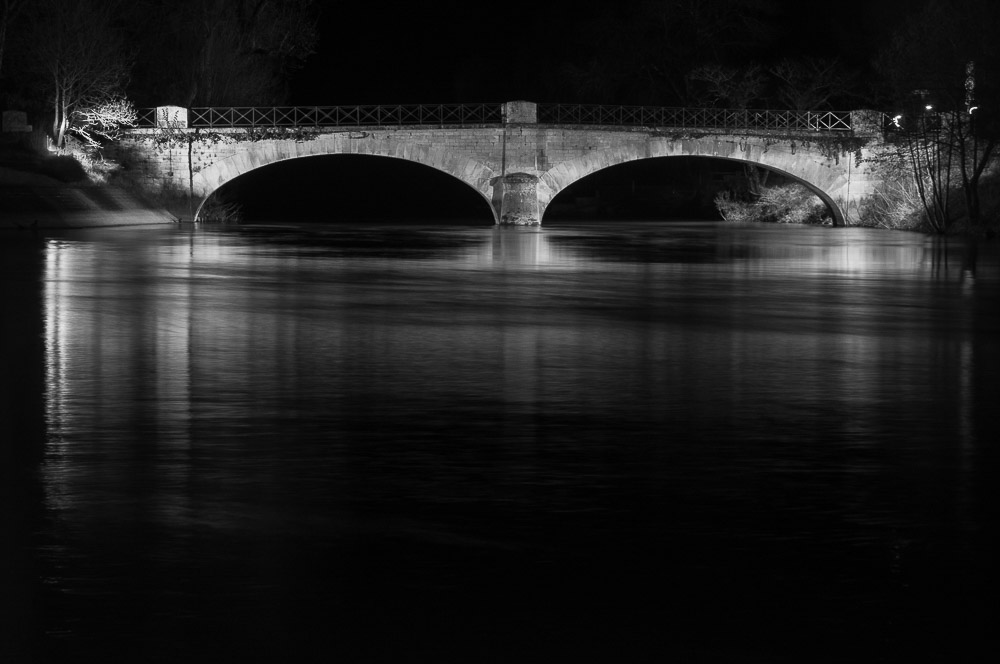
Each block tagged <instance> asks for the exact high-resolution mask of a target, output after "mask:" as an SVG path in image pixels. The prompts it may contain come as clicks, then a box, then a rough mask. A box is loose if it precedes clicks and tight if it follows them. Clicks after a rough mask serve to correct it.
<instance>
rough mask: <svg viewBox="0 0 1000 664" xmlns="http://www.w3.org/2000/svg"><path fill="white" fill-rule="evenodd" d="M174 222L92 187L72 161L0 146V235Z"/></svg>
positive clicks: (132, 199) (126, 195)
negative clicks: (54, 229)
mask: <svg viewBox="0 0 1000 664" xmlns="http://www.w3.org/2000/svg"><path fill="white" fill-rule="evenodd" d="M176 221H178V219H177V217H176V216H174V215H172V214H171V213H169V212H168V211H166V210H164V209H160V208H158V207H156V206H153V205H150V204H149V203H147V202H145V201H143V200H141V199H140V198H139V197H137V196H136V195H134V194H133V193H131V192H129V191H126V190H125V189H123V188H121V187H117V186H114V185H108V184H102V183H95V182H93V181H92V180H91V179H90V178H89V177H88V176H87V174H86V172H84V170H83V168H82V167H81V166H80V164H79V163H78V162H76V160H74V159H73V158H72V157H61V156H55V155H45V154H38V153H36V152H33V151H29V150H25V149H23V148H20V147H11V146H0V231H4V232H6V231H14V232H18V231H23V230H26V229H33V228H34V229H44V228H89V227H96V226H136V225H146V224H169V223H174V222H176Z"/></svg>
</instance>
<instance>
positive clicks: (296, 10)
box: [132, 0, 318, 107]
mask: <svg viewBox="0 0 1000 664" xmlns="http://www.w3.org/2000/svg"><path fill="white" fill-rule="evenodd" d="M132 11H133V12H134V14H135V15H136V23H137V24H144V26H145V27H144V28H143V29H142V30H140V31H139V32H138V35H139V36H140V37H141V36H142V35H148V38H147V41H146V44H145V48H144V49H143V59H142V60H141V62H140V63H139V68H138V69H139V71H138V72H137V75H138V80H137V83H138V86H137V87H138V88H139V89H140V92H139V94H140V96H145V97H148V98H149V99H148V103H150V104H160V103H167V102H168V101H169V102H170V103H174V104H178V105H181V106H188V107H190V106H244V105H246V106H249V105H265V104H273V103H279V102H280V101H281V100H282V99H283V97H284V95H285V91H286V90H285V85H286V82H287V79H288V75H289V73H290V72H291V71H293V70H294V69H295V68H296V67H298V66H300V65H301V64H302V63H303V62H304V61H305V59H306V57H307V56H309V55H310V54H311V53H312V52H313V49H314V47H315V45H316V41H317V39H318V37H317V30H316V12H317V11H318V10H317V8H316V3H315V2H314V0H140V3H139V4H137V5H135V6H133V10H132Z"/></svg>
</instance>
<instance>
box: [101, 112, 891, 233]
mask: <svg viewBox="0 0 1000 664" xmlns="http://www.w3.org/2000/svg"><path fill="white" fill-rule="evenodd" d="M504 115H505V119H506V125H505V126H496V125H478V126H462V127H450V126H444V127H434V126H401V127H359V128H341V127H330V128H319V129H310V128H303V129H296V130H283V129H282V130H266V131H265V132H264V133H263V134H261V133H258V134H253V133H251V132H248V131H247V130H245V129H221V130H210V131H206V130H204V129H202V130H195V129H186V128H180V127H173V128H171V129H170V132H171V135H170V137H167V136H166V135H165V134H164V130H163V129H162V128H160V129H138V130H134V131H133V132H132V134H131V135H130V136H129V137H127V138H126V139H124V140H123V141H122V142H121V143H120V145H119V155H118V156H119V157H120V158H123V159H124V160H126V161H127V162H128V164H129V168H130V170H131V171H132V173H133V176H134V177H136V179H137V180H139V181H140V182H141V184H142V185H143V186H144V187H146V188H147V189H149V190H151V191H161V190H163V189H172V190H176V191H179V192H190V193H192V194H193V197H194V200H195V204H194V206H193V207H194V209H196V210H197V209H200V206H201V204H202V203H203V202H204V201H205V200H206V199H207V198H208V196H210V195H211V194H212V192H214V191H215V190H216V189H218V188H219V187H221V186H222V185H223V184H225V183H226V182H229V181H230V180H232V179H234V178H237V177H239V176H240V175H242V174H244V173H247V172H249V171H251V170H253V169H256V168H259V167H261V166H265V165H268V164H273V163H276V162H280V161H284V160H287V159H300V158H305V157H312V156H317V155H336V154H359V155H371V156H382V157H387V158H395V159H405V160H408V161H412V162H416V163H419V164H424V165H426V166H429V167H431V168H435V169H437V170H440V171H443V172H445V173H448V174H450V175H452V176H454V177H456V178H458V179H459V180H461V181H462V182H464V183H466V184H467V185H468V186H470V187H472V188H473V189H475V190H476V191H477V192H479V194H480V195H481V196H483V198H485V199H486V200H487V201H488V202H489V203H490V205H491V206H492V208H493V211H494V216H495V218H496V221H497V223H507V224H538V223H541V220H542V217H543V215H544V213H545V209H546V207H547V206H548V205H549V203H550V202H551V201H552V199H553V198H554V197H555V196H556V195H557V194H558V193H559V192H560V191H562V190H563V189H565V188H566V187H568V186H569V185H571V184H573V183H574V182H576V181H577V180H579V179H580V178H583V177H586V176H587V175H590V174H592V173H595V172H597V171H599V170H601V169H604V168H608V167H610V166H615V165H618V164H624V163H627V162H631V161H636V160H639V159H650V158H656V157H678V156H704V157H716V158H720V159H729V160H735V161H742V162H749V163H753V164H758V165H760V166H763V167H766V168H769V169H772V170H775V171H778V172H780V173H782V174H784V175H786V176H789V177H791V178H793V179H795V180H797V181H800V182H802V183H803V184H805V185H807V186H808V187H809V188H810V189H811V190H813V191H814V192H815V193H816V194H817V195H818V196H819V197H820V198H821V199H822V200H823V201H824V202H825V203H826V204H827V205H828V206H829V207H830V209H831V211H832V212H833V215H834V220H835V223H837V224H842V223H844V220H845V214H852V213H853V211H854V210H855V209H856V208H857V206H858V205H859V203H860V202H862V201H863V200H864V199H865V198H866V197H867V196H869V195H870V194H871V192H872V188H873V185H874V179H873V178H872V176H871V175H870V173H869V172H868V167H867V165H866V163H865V160H864V157H866V156H868V154H869V153H870V152H871V149H872V148H873V147H875V146H876V145H877V144H880V143H881V141H882V139H881V135H880V134H879V133H878V131H877V128H876V127H875V126H874V125H872V124H866V123H865V122H864V120H865V117H864V112H858V114H857V115H858V117H857V119H856V120H855V123H854V126H855V127H856V128H855V132H854V134H853V136H859V135H861V136H863V137H864V138H866V139H867V140H868V141H869V143H868V144H867V145H866V146H865V148H864V149H862V154H861V156H862V159H861V160H858V159H856V157H855V155H854V154H853V153H846V152H843V151H842V150H836V149H831V148H830V145H831V144H830V143H829V142H826V143H824V142H823V141H822V140H819V136H820V135H819V134H818V133H816V132H802V134H801V136H793V137H789V135H788V133H787V132H784V133H783V134H781V135H780V136H777V135H769V134H767V133H766V132H757V133H756V134H755V135H743V136H737V135H733V134H723V133H709V131H706V130H699V131H698V132H687V133H684V132H680V131H674V130H662V129H650V128H631V127H629V128H625V127H590V126H561V125H543V124H538V123H537V122H536V121H535V117H536V116H535V108H534V104H531V103H530V102H510V103H508V104H506V105H505V114H504ZM829 136H830V135H829V134H827V137H829ZM167 138H169V140H165V139H167ZM835 138H836V137H835ZM189 139H190V140H189ZM384 186H385V187H386V188H388V189H391V187H392V183H391V182H386V183H384Z"/></svg>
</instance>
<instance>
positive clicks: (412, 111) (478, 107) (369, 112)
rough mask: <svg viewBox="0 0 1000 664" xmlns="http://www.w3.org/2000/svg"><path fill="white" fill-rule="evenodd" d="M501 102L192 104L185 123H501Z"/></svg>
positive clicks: (148, 122) (147, 113) (151, 114)
mask: <svg viewBox="0 0 1000 664" xmlns="http://www.w3.org/2000/svg"><path fill="white" fill-rule="evenodd" d="M139 118H140V120H139V125H138V126H140V127H155V126H156V109H141V111H140V113H139ZM502 121H503V117H502V105H501V104H395V105H372V106H270V107H258V106H222V107H211V108H192V109H190V110H189V111H188V126H189V127H201V128H210V129H227V128H241V127H386V126H389V127H398V126H403V125H438V126H442V125H478V124H500V123H501V122H502Z"/></svg>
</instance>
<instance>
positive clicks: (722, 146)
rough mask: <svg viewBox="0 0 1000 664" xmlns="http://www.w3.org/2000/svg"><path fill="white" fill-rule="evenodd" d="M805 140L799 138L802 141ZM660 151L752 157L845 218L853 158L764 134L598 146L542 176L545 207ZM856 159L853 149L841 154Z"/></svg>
mask: <svg viewBox="0 0 1000 664" xmlns="http://www.w3.org/2000/svg"><path fill="white" fill-rule="evenodd" d="M800 143H801V141H800ZM662 157H708V158H713V159H724V160H727V161H735V162H742V163H749V164H754V165H757V166H760V167H762V168H766V169H768V170H771V171H774V172H777V173H780V174H781V175H783V176H785V177H787V178H789V179H791V180H793V181H795V182H798V183H800V184H802V185H804V186H805V187H806V188H808V189H809V190H810V191H811V192H813V193H814V194H816V195H817V196H818V197H819V198H820V200H822V201H823V203H825V204H826V206H827V207H828V208H829V209H830V212H831V214H832V215H833V221H834V224H835V225H838V226H841V225H844V224H845V214H844V210H843V208H842V202H844V201H847V200H849V194H850V186H851V168H850V166H851V164H850V163H848V164H847V165H846V166H847V167H846V168H841V167H840V165H839V164H838V163H836V161H834V162H833V163H831V160H830V159H828V158H826V157H824V156H823V155H822V153H820V152H819V151H817V150H804V149H797V147H796V146H795V143H794V142H793V141H788V140H786V141H783V142H774V143H772V142H768V141H766V140H765V139H764V138H763V137H738V136H718V135H716V136H706V137H702V138H681V139H676V138H664V139H662V140H659V139H656V138H652V139H648V140H644V141H638V140H636V141H627V140H626V141H622V145H621V146H620V147H619V148H618V149H614V150H594V151H589V152H587V153H584V154H580V155H577V156H574V157H572V158H570V159H567V160H565V161H561V162H559V163H556V164H555V165H553V166H552V167H551V168H549V169H548V170H547V171H545V172H544V173H542V174H541V176H540V178H539V186H538V197H539V203H540V206H541V208H542V210H543V214H544V209H545V208H546V207H548V205H549V203H550V202H551V201H552V200H553V199H554V198H555V197H556V196H557V195H558V194H559V193H560V192H562V191H563V190H565V189H566V188H567V187H569V186H570V185H571V184H574V183H576V182H578V181H580V180H582V179H583V178H585V177H587V176H588V175H592V174H594V173H597V172H599V171H602V170H604V169H607V168H611V167H613V166H619V165H622V164H627V163H630V162H636V161H640V160H645V159H656V158H662ZM840 159H842V160H849V161H850V160H853V156H852V155H844V156H841V157H840Z"/></svg>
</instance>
